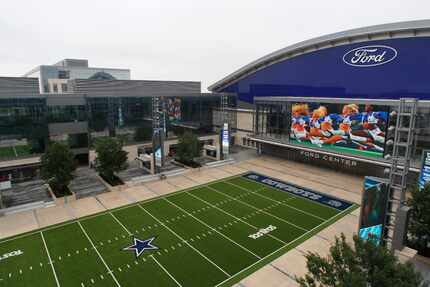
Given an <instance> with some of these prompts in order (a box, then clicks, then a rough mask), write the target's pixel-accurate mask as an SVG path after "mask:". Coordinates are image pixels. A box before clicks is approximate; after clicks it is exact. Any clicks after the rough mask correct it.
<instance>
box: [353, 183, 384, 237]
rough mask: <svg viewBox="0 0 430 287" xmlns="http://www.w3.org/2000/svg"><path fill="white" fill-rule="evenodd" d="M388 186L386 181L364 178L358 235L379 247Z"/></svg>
mask: <svg viewBox="0 0 430 287" xmlns="http://www.w3.org/2000/svg"><path fill="white" fill-rule="evenodd" d="M388 192H389V184H388V181H387V180H386V179H382V178H376V177H369V176H366V177H365V178H364V190H363V197H362V201H361V211H360V224H359V230H358V235H359V236H360V238H361V239H364V240H372V241H373V242H375V244H377V245H379V244H381V242H382V239H383V236H384V225H385V218H386V208H387V200H388Z"/></svg>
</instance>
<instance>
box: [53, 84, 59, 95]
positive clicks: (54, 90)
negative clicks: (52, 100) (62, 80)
mask: <svg viewBox="0 0 430 287" xmlns="http://www.w3.org/2000/svg"><path fill="white" fill-rule="evenodd" d="M52 92H53V93H58V86H57V84H55V83H54V84H52Z"/></svg>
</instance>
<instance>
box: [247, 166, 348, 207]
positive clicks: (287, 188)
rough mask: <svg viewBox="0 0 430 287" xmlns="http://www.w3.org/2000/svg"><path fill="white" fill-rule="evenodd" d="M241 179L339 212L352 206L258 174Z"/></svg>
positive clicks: (251, 174)
mask: <svg viewBox="0 0 430 287" xmlns="http://www.w3.org/2000/svg"><path fill="white" fill-rule="evenodd" d="M243 177H245V178H247V179H250V180H253V181H256V182H259V183H262V184H264V185H267V186H270V187H273V188H276V189H278V190H280V191H284V192H288V193H291V194H293V195H296V196H300V197H303V198H307V199H309V200H312V201H316V202H319V203H321V204H324V205H326V206H330V207H333V208H335V209H337V210H340V211H342V210H345V209H348V208H349V207H351V206H352V203H350V202H347V201H343V200H340V199H338V198H335V197H332V196H329V195H326V194H323V193H320V192H316V191H313V190H310V189H307V188H304V187H301V186H298V185H295V184H292V183H286V182H283V181H280V180H277V179H274V178H271V177H268V176H264V175H261V174H258V173H253V172H252V173H248V174H245V175H243Z"/></svg>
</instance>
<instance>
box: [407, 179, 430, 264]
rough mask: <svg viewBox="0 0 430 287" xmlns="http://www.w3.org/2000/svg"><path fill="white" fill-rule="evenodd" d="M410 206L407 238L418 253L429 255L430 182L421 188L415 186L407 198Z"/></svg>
mask: <svg viewBox="0 0 430 287" xmlns="http://www.w3.org/2000/svg"><path fill="white" fill-rule="evenodd" d="M408 205H409V206H410V208H411V211H410V217H409V227H408V240H409V243H410V244H411V246H413V247H414V248H416V249H417V250H418V252H419V253H420V254H423V255H426V256H430V212H429V211H430V184H427V185H426V186H425V187H424V189H423V190H419V189H418V187H415V188H413V189H412V190H411V197H410V198H409V199H408Z"/></svg>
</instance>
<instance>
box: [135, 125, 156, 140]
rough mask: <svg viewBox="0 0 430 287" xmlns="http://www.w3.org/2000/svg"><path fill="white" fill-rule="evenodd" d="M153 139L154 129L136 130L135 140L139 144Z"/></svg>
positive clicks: (140, 128) (139, 128)
mask: <svg viewBox="0 0 430 287" xmlns="http://www.w3.org/2000/svg"><path fill="white" fill-rule="evenodd" d="M151 137H152V128H150V127H138V128H136V132H135V133H134V140H135V141H137V142H140V141H149V140H151Z"/></svg>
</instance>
